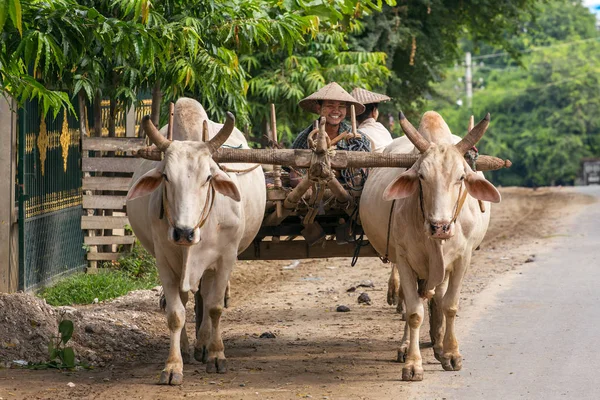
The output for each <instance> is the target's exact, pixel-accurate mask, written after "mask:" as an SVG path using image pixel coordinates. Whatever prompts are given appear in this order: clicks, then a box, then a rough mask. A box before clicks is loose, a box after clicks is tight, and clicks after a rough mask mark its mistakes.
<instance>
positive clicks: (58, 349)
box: [27, 314, 86, 369]
mask: <svg viewBox="0 0 600 400" xmlns="http://www.w3.org/2000/svg"><path fill="white" fill-rule="evenodd" d="M73 330H74V326H73V321H71V320H68V319H65V318H64V314H61V315H60V320H59V323H58V335H56V336H53V337H52V338H51V339H50V341H49V342H48V361H46V362H42V363H36V364H29V365H28V366H27V368H31V369H47V368H57V369H73V368H75V365H76V364H75V352H74V351H73V348H72V347H68V346H67V342H68V341H69V340H70V339H71V336H73ZM84 367H86V366H85V365H84Z"/></svg>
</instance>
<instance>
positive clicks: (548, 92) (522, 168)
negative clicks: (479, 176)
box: [428, 0, 600, 186]
mask: <svg viewBox="0 0 600 400" xmlns="http://www.w3.org/2000/svg"><path fill="white" fill-rule="evenodd" d="M526 25H527V26H529V27H530V29H527V32H526V33H525V32H523V33H522V34H521V35H518V36H516V37H514V38H511V39H510V40H512V41H513V43H514V44H515V45H518V46H520V47H522V54H523V55H522V57H521V59H520V63H521V64H522V67H519V66H517V65H516V64H515V63H514V62H511V61H508V60H507V59H506V58H505V55H504V54H503V52H502V51H501V49H491V48H490V49H488V50H487V52H488V53H489V54H490V55H492V56H493V57H490V56H487V55H484V58H481V59H479V60H477V63H476V64H475V67H476V68H475V72H474V82H475V83H476V85H475V86H476V87H477V90H475V92H474V98H473V113H474V114H475V115H476V116H482V115H484V113H485V112H490V113H491V115H492V124H491V126H490V129H489V131H488V133H487V134H486V136H485V137H484V139H483V140H482V143H481V146H480V150H482V151H484V152H485V153H488V154H494V155H497V156H500V157H503V158H510V159H511V160H512V161H513V167H511V168H510V169H508V170H501V171H495V172H492V173H490V176H491V177H492V179H493V180H494V181H495V183H498V184H502V185H526V186H540V185H554V184H572V183H573V182H574V180H575V178H576V177H577V174H578V172H579V163H580V159H581V158H582V157H585V156H599V155H600V117H599V116H598V115H597V112H596V110H597V109H598V107H600V96H599V94H600V80H599V79H598V74H599V73H600V43H599V37H598V34H597V31H596V29H595V18H594V17H593V15H591V14H590V13H589V11H587V9H585V8H584V7H583V6H582V5H581V4H580V3H579V2H575V3H573V2H565V1H561V0H555V1H551V2H549V3H548V4H546V5H544V6H543V7H542V8H541V13H540V14H539V16H538V18H537V19H536V21H535V23H533V22H528V23H527V24H526ZM533 26H535V28H533ZM544 33H545V34H544ZM480 62H485V64H482V63H480ZM447 74H448V79H447V80H446V81H444V82H442V83H440V85H439V86H437V87H436V91H437V93H438V94H439V96H438V97H437V98H436V99H435V100H434V101H432V102H430V104H428V108H433V109H436V110H438V111H440V113H441V114H442V115H443V116H444V117H445V119H446V120H447V122H448V124H449V126H450V128H451V129H452V131H453V132H455V133H458V134H461V135H462V134H463V132H464V130H465V128H466V123H467V121H468V117H469V114H470V110H468V109H466V107H464V106H459V105H458V104H457V101H458V100H464V83H463V82H462V81H461V77H462V76H463V75H464V69H463V68H462V67H458V68H454V69H451V70H449V71H448V72H447Z"/></svg>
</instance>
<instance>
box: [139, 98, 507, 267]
mask: <svg viewBox="0 0 600 400" xmlns="http://www.w3.org/2000/svg"><path fill="white" fill-rule="evenodd" d="M172 116H173V105H172V104H171V117H172ZM351 120H352V133H349V134H345V135H341V137H338V138H336V139H333V140H331V139H330V138H329V137H328V135H327V133H326V132H325V121H324V118H322V119H321V121H320V123H319V122H316V123H315V129H314V130H313V132H312V133H311V135H310V137H309V140H308V143H309V149H284V148H282V147H281V145H280V144H278V140H277V134H276V132H277V128H276V121H275V107H274V105H273V104H271V134H272V135H271V138H270V148H267V149H237V148H227V147H221V148H220V149H219V150H218V151H217V152H216V153H215V154H214V155H213V159H214V160H215V161H216V162H218V163H254V164H256V166H258V165H262V166H263V167H264V169H265V181H266V190H267V201H266V204H265V215H264V219H263V222H262V226H261V228H260V231H259V232H258V234H257V236H256V238H255V239H254V241H253V243H252V245H250V247H248V248H247V249H246V250H245V251H243V252H242V253H241V254H239V256H238V259H240V260H258V259H261V260H287V259H304V258H329V257H352V265H354V264H355V263H356V261H357V259H358V258H359V257H378V256H379V257H382V256H383V255H381V254H378V253H377V251H376V250H375V249H374V248H373V247H372V246H371V244H370V243H369V241H368V238H366V237H365V235H364V232H363V229H362V227H361V224H360V218H359V213H358V206H359V201H360V196H361V193H362V185H363V184H364V182H365V180H366V179H368V168H377V167H402V168H409V167H410V166H411V165H412V164H414V162H415V161H416V160H417V159H418V158H419V154H386V153H366V152H353V151H344V150H337V149H336V148H335V144H336V143H337V141H339V140H341V139H346V140H352V139H353V138H355V137H358V136H359V134H358V133H357V129H356V117H355V113H354V106H352V107H351ZM171 126H172V120H170V122H169V127H171ZM472 127H473V117H471V122H470V124H469V130H470V129H472ZM205 129H206V127H205ZM168 135H170V133H169V134H168ZM206 139H207V137H205V140H206ZM137 156H139V157H143V158H146V159H150V160H160V159H161V152H160V151H159V150H158V149H157V148H156V147H155V146H148V147H145V148H143V149H140V150H139V151H138V152H137ZM465 157H466V158H468V162H469V164H470V165H471V166H472V167H473V169H475V170H477V171H489V170H497V169H501V168H505V167H510V165H511V162H510V161H509V160H502V159H500V158H497V157H492V156H487V155H479V154H476V153H472V152H471V153H467V155H465ZM223 169H224V170H225V171H226V172H237V173H245V172H247V171H248V170H237V169H232V168H223ZM251 169H253V168H251ZM292 175H295V176H298V177H300V178H298V179H294V177H292ZM382 260H384V262H387V260H385V257H382Z"/></svg>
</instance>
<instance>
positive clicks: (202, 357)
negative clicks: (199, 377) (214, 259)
mask: <svg viewBox="0 0 600 400" xmlns="http://www.w3.org/2000/svg"><path fill="white" fill-rule="evenodd" d="M214 273H215V272H214V270H213V269H207V270H206V271H205V272H204V275H202V279H201V280H200V290H199V291H198V292H196V310H198V311H199V310H202V311H200V312H199V313H198V311H196V318H198V317H199V315H200V316H201V317H200V318H201V319H200V321H201V322H200V325H199V328H198V329H197V330H196V346H195V348H194V358H195V359H196V360H198V361H200V362H201V363H202V364H206V362H207V361H208V342H209V340H210V332H211V330H212V323H211V321H210V318H209V316H208V308H207V303H206V299H207V297H208V293H209V292H210V291H211V290H212V286H213V281H214ZM198 314H199V315H198ZM196 323H198V322H196Z"/></svg>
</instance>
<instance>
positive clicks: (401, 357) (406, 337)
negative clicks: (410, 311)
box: [396, 318, 410, 363]
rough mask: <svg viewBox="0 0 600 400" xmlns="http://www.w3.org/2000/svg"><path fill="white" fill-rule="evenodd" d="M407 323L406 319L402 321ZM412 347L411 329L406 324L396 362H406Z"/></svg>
mask: <svg viewBox="0 0 600 400" xmlns="http://www.w3.org/2000/svg"><path fill="white" fill-rule="evenodd" d="M402 320H403V321H406V318H403V319H402ZM409 346H410V328H409V326H408V323H405V324H404V333H403V334H402V339H401V340H400V347H399V348H398V356H397V358H396V361H397V362H399V363H403V362H406V357H407V356H408V347H409Z"/></svg>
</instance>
